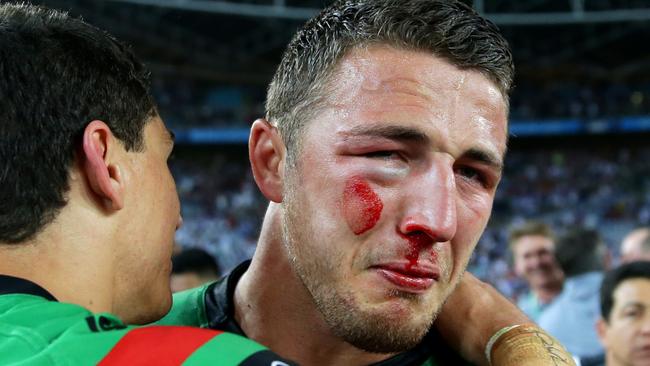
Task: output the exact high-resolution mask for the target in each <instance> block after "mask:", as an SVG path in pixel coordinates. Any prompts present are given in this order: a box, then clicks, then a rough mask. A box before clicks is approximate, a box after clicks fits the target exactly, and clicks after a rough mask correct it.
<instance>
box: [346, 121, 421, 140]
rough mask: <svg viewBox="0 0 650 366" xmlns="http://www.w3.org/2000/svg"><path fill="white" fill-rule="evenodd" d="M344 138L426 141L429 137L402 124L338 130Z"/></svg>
mask: <svg viewBox="0 0 650 366" xmlns="http://www.w3.org/2000/svg"><path fill="white" fill-rule="evenodd" d="M340 134H341V135H343V137H345V138H346V139H348V138H351V137H382V138H385V139H389V140H395V141H404V142H417V143H421V144H422V143H428V142H429V141H430V139H429V137H428V136H427V135H426V134H424V133H423V132H421V131H419V130H417V129H414V128H409V127H404V126H386V125H382V126H377V125H369V126H355V127H354V128H352V129H351V130H348V131H344V132H340Z"/></svg>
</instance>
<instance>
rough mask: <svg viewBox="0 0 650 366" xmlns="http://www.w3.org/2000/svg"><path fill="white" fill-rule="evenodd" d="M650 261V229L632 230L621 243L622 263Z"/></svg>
mask: <svg viewBox="0 0 650 366" xmlns="http://www.w3.org/2000/svg"><path fill="white" fill-rule="evenodd" d="M638 260H650V228H648V227H641V228H638V229H635V230H632V231H631V232H630V233H629V234H627V235H626V236H625V238H623V241H622V242H621V261H622V262H623V263H627V262H632V261H638Z"/></svg>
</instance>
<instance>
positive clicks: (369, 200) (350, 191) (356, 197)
mask: <svg viewBox="0 0 650 366" xmlns="http://www.w3.org/2000/svg"><path fill="white" fill-rule="evenodd" d="M383 209H384V204H383V203H382V202H381V199H380V198H379V196H378V195H377V193H375V191H373V189H372V188H371V187H370V185H369V184H368V182H367V181H366V180H364V179H363V178H360V177H353V178H351V179H350V180H349V181H348V182H347V183H346V184H345V190H344V191H343V205H342V211H343V216H344V217H345V221H347V223H348V226H349V227H350V229H351V230H352V232H353V233H355V234H356V235H361V234H363V233H365V232H366V231H368V230H370V229H372V228H373V227H374V226H375V225H376V224H377V221H379V217H380V216H381V211H382V210H383Z"/></svg>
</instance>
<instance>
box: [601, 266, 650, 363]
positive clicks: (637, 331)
mask: <svg viewBox="0 0 650 366" xmlns="http://www.w3.org/2000/svg"><path fill="white" fill-rule="evenodd" d="M600 308H601V311H602V318H601V319H600V320H599V321H598V336H599V337H600V340H601V342H602V344H603V346H604V347H605V350H606V361H607V366H643V365H650V261H642V262H630V263H626V264H623V265H622V266H620V267H618V268H616V269H615V270H612V271H611V272H608V273H607V274H606V275H605V279H604V280H603V285H602V287H601V291H600Z"/></svg>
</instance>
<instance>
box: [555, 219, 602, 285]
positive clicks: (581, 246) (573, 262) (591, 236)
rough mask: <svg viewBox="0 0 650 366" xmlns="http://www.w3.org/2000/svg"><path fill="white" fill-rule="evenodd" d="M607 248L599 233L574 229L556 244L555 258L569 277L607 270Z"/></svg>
mask: <svg viewBox="0 0 650 366" xmlns="http://www.w3.org/2000/svg"><path fill="white" fill-rule="evenodd" d="M606 253H607V248H606V247H605V243H604V242H603V240H602V239H601V238H600V235H599V234H598V231H596V230H593V229H587V228H582V227H576V228H572V229H570V230H569V231H567V232H566V233H565V234H564V235H562V236H560V237H559V238H558V239H557V241H556V242H555V256H556V258H557V261H558V263H559V265H560V267H561V268H562V271H564V274H565V275H566V276H567V277H572V276H576V275H580V274H583V273H587V272H593V271H602V270H604V269H605V255H606Z"/></svg>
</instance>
